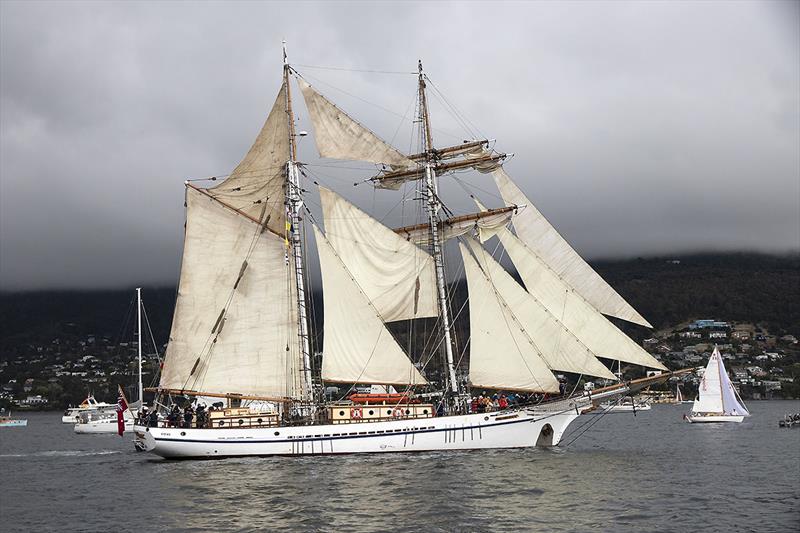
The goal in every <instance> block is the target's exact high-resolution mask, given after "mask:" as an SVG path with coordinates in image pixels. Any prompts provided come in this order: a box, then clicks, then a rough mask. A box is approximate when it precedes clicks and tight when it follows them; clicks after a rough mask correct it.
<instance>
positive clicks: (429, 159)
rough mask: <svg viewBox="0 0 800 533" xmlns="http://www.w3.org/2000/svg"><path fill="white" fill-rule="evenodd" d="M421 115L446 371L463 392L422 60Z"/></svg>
mask: <svg viewBox="0 0 800 533" xmlns="http://www.w3.org/2000/svg"><path fill="white" fill-rule="evenodd" d="M419 115H420V121H421V122H422V128H423V132H424V134H423V139H424V146H423V148H424V150H423V152H424V153H425V191H424V196H425V199H426V206H427V209H428V224H429V226H430V232H431V241H430V242H431V255H432V256H433V261H434V266H435V271H436V290H437V293H438V299H439V316H440V317H441V319H442V328H443V329H444V348H445V356H446V360H447V373H448V381H449V384H450V390H451V391H452V392H453V393H454V394H457V393H459V392H460V390H459V386H458V380H457V379H456V370H455V365H454V364H453V339H452V334H451V320H450V307H449V306H448V305H447V288H446V285H445V277H444V260H443V258H442V245H441V242H440V236H439V210H440V209H441V207H442V206H441V202H440V201H439V189H438V183H437V180H436V172H435V171H434V165H435V160H434V149H433V136H432V135H431V123H430V117H429V116H428V102H427V99H426V96H425V74H424V72H423V70H422V61H421V60H420V61H419Z"/></svg>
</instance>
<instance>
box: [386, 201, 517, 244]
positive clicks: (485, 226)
mask: <svg viewBox="0 0 800 533" xmlns="http://www.w3.org/2000/svg"><path fill="white" fill-rule="evenodd" d="M515 213H516V208H514V207H501V208H500V209H489V210H486V211H484V212H480V213H473V214H470V215H460V216H457V217H451V218H448V219H445V220H442V221H441V222H440V223H439V236H440V239H442V240H444V241H446V240H448V239H452V238H454V237H460V236H461V235H465V234H466V233H469V232H470V231H473V230H477V232H478V234H479V235H480V239H481V242H483V241H486V240H488V239H490V238H491V237H493V236H494V235H495V234H496V233H497V231H498V230H499V229H500V228H505V227H506V226H507V225H508V224H509V223H510V222H511V218H512V217H513V216H514V214H515ZM394 232H395V233H397V234H398V235H400V236H401V237H402V238H403V239H405V240H406V241H409V242H413V243H414V244H416V245H418V246H425V245H428V244H429V241H430V236H431V228H430V226H429V225H428V224H416V225H414V226H405V227H402V228H397V229H395V230H394Z"/></svg>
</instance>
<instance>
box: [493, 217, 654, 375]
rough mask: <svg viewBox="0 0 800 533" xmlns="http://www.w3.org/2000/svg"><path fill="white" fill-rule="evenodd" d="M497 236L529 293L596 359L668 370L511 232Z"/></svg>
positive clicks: (507, 231)
mask: <svg viewBox="0 0 800 533" xmlns="http://www.w3.org/2000/svg"><path fill="white" fill-rule="evenodd" d="M497 235H498V236H499V238H500V242H501V243H502V244H503V248H505V251H506V252H507V253H508V255H509V257H510V258H511V262H512V263H514V266H515V267H516V268H517V272H519V275H520V277H521V278H522V281H523V283H525V288H526V289H527V291H528V292H529V293H530V294H531V295H533V297H534V298H536V300H538V301H539V302H540V303H541V304H542V305H543V306H544V307H545V308H547V309H548V310H549V311H550V313H552V314H553V315H554V316H556V317H558V318H559V320H561V322H562V323H563V324H564V326H565V327H566V328H567V329H568V330H569V331H570V332H572V334H574V335H575V336H576V337H577V338H578V339H580V340H581V342H582V343H583V344H584V345H586V346H587V347H588V348H589V349H590V350H592V352H593V353H594V354H595V355H597V356H599V357H605V358H609V359H615V360H619V361H625V362H628V363H634V364H637V365H642V366H647V367H650V368H658V369H661V370H666V369H667V368H666V367H665V366H664V365H662V364H661V363H659V362H658V360H657V359H656V358H655V357H653V356H652V355H650V354H649V353H647V352H646V351H645V350H644V349H643V348H642V347H641V346H639V345H638V344H636V343H635V342H633V340H631V338H630V337H628V336H627V335H625V334H624V333H623V332H622V331H620V330H619V329H618V328H617V327H616V326H615V325H614V324H612V323H611V321H610V320H608V319H607V318H606V317H604V316H603V315H602V314H601V313H600V312H599V311H597V309H595V308H594V306H592V305H591V304H590V303H589V302H587V301H586V299H584V297H583V296H581V295H580V294H578V293H577V292H576V291H575V290H574V289H573V288H572V287H571V286H570V285H569V284H568V283H566V281H565V280H564V279H563V278H561V277H560V276H559V275H558V274H557V273H556V272H555V271H553V270H552V269H551V268H550V267H549V266H548V265H547V264H546V263H545V262H544V261H542V259H541V258H540V257H539V256H538V255H537V254H536V253H534V252H533V251H532V250H531V249H530V248H528V247H527V246H526V245H525V243H523V242H522V241H521V240H520V239H519V238H517V237H516V236H515V235H514V234H513V233H511V231H510V230H508V229H506V228H503V229H501V230H499V231H498V233H497Z"/></svg>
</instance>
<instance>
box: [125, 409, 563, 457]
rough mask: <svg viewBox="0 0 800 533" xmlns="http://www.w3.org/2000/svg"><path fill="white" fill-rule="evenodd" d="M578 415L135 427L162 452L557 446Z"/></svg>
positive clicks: (526, 413)
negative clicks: (268, 425) (245, 426)
mask: <svg viewBox="0 0 800 533" xmlns="http://www.w3.org/2000/svg"><path fill="white" fill-rule="evenodd" d="M578 416H579V414H578V412H577V411H576V409H575V408H574V407H573V408H572V409H570V410H567V411H560V412H547V411H538V410H537V411H534V410H532V409H522V410H514V411H500V412H495V413H479V414H470V415H455V416H446V417H439V418H415V419H401V420H391V421H383V422H359V423H348V424H326V425H314V426H286V427H271V428H249V429H181V428H146V427H143V426H136V427H135V428H134V431H135V433H136V439H137V441H139V443H140V445H142V446H143V447H144V449H145V450H147V451H149V452H152V453H154V454H156V455H160V456H161V457H165V458H192V457H194V458H201V457H231V456H247V455H252V456H265V455H328V454H346V453H381V452H383V453H385V452H423V451H435V450H478V449H490V448H525V447H532V446H537V445H538V446H555V445H557V444H558V443H559V442H560V441H561V437H562V436H563V434H564V432H565V431H566V429H567V427H568V426H569V424H570V423H571V422H572V421H573V420H575V419H576V418H577V417H578Z"/></svg>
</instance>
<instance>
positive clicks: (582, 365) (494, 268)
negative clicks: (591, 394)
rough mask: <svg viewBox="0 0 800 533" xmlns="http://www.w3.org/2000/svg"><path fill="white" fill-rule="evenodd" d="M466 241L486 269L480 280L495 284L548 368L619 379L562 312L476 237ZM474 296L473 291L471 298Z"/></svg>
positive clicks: (482, 267) (508, 309)
mask: <svg viewBox="0 0 800 533" xmlns="http://www.w3.org/2000/svg"><path fill="white" fill-rule="evenodd" d="M467 242H468V244H469V247H470V249H471V251H472V254H473V256H474V257H475V258H476V259H477V260H478V264H479V265H480V267H481V269H482V270H483V273H484V278H483V281H481V280H480V279H479V281H478V283H485V282H488V283H489V284H490V285H491V286H492V287H493V289H494V291H495V293H496V298H497V299H498V301H499V303H500V305H501V306H503V307H504V308H505V309H506V311H507V312H508V313H510V314H511V315H512V316H513V318H514V322H515V323H516V325H517V326H518V328H519V329H521V330H523V331H524V333H525V335H526V336H527V338H528V339H529V340H530V343H531V344H532V345H533V347H534V348H535V350H536V351H537V352H538V354H539V355H540V357H541V358H542V359H544V361H545V362H546V363H547V366H548V367H549V368H551V369H553V370H561V371H563V372H573V373H575V374H586V375H590V376H597V377H602V378H605V379H611V380H614V379H616V377H615V376H614V374H613V373H611V371H610V370H608V368H606V366H605V365H604V364H603V363H601V362H600V361H599V360H598V359H597V357H596V356H595V355H596V354H595V353H594V352H592V350H591V349H589V348H588V347H587V346H586V344H584V343H582V342H581V340H580V339H579V338H577V337H576V336H575V335H574V334H573V332H572V331H571V330H569V329H568V328H567V327H565V325H564V323H563V322H562V321H561V320H559V318H560V316H556V315H553V314H552V313H551V312H550V311H549V310H548V309H547V307H545V306H544V305H543V304H542V303H541V302H539V301H537V299H536V298H535V297H534V296H532V295H531V294H530V293H528V292H526V291H525V289H523V288H522V287H521V286H520V284H519V283H517V282H516V281H515V280H514V279H513V278H512V277H511V276H510V275H509V274H508V272H506V271H505V269H504V268H503V266H502V265H500V263H498V262H497V261H495V260H494V259H493V258H492V256H491V255H490V254H489V253H488V252H486V251H485V250H484V249H483V248H482V247H481V246H480V244H478V242H477V241H475V240H473V239H467ZM470 289H471V286H470ZM471 299H472V294H471V292H470V301H471ZM470 313H472V307H470Z"/></svg>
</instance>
